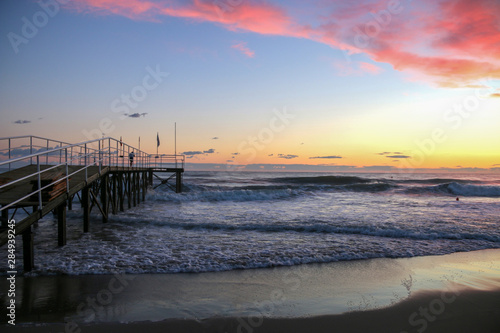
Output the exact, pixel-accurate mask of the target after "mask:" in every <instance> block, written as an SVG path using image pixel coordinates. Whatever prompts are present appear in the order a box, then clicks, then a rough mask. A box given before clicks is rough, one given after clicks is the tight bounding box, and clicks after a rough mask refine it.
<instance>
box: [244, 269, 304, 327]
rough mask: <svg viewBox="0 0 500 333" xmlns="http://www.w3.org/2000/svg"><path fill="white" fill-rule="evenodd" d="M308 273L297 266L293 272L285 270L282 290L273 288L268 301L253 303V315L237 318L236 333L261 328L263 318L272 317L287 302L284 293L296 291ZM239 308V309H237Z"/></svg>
mask: <svg viewBox="0 0 500 333" xmlns="http://www.w3.org/2000/svg"><path fill="white" fill-rule="evenodd" d="M309 274H310V273H309V272H308V271H307V268H304V267H301V266H298V267H297V269H294V270H293V271H290V270H287V271H286V272H285V273H284V274H283V276H282V278H281V282H283V288H275V289H273V290H272V291H271V292H270V294H269V299H267V300H264V301H261V302H254V303H253V309H255V314H254V315H249V316H247V317H246V318H242V317H237V320H238V328H237V329H236V332H237V333H253V332H254V330H255V329H257V328H259V327H261V326H262V325H263V324H264V318H265V317H266V316H268V317H269V316H272V315H273V314H274V313H275V311H276V309H277V307H279V306H280V305H283V304H284V303H285V301H286V300H287V297H286V292H287V291H288V292H293V291H296V290H298V289H299V288H300V287H301V285H302V283H303V281H304V280H306V279H307V278H308V277H309ZM238 308H240V307H238Z"/></svg>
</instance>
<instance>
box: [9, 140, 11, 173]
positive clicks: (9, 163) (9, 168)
mask: <svg viewBox="0 0 500 333" xmlns="http://www.w3.org/2000/svg"><path fill="white" fill-rule="evenodd" d="M10 149H11V146H10V138H9V160H10V159H11V157H10ZM10 166H11V163H9V171H10Z"/></svg>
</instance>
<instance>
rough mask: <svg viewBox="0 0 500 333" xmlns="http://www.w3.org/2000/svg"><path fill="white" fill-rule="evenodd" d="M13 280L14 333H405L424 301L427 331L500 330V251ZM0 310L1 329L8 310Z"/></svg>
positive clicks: (419, 320)
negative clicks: (144, 332) (335, 332)
mask: <svg viewBox="0 0 500 333" xmlns="http://www.w3.org/2000/svg"><path fill="white" fill-rule="evenodd" d="M17 279H18V280H17V281H18V288H19V289H18V295H16V296H17V297H16V301H17V304H18V305H17V306H18V309H17V315H16V317H17V318H16V319H17V324H18V325H17V326H16V327H15V331H22V332H34V331H36V332H45V331H46V332H49V331H57V332H63V331H65V330H66V331H68V330H67V329H65V324H63V323H73V324H75V325H77V326H75V327H77V328H81V330H82V332H84V331H91V330H92V331H93V330H94V329H95V330H97V331H99V330H101V329H102V330H103V331H106V330H107V329H112V330H115V329H116V330H118V329H120V330H122V331H124V332H127V331H131V332H132V331H134V329H133V328H135V330H139V329H150V330H152V331H153V332H156V330H158V331H164V330H165V329H171V330H174V331H179V332H182V331H183V330H182V329H184V331H200V332H201V331H208V332H210V331H213V332H215V331H218V332H222V331H236V330H237V329H238V328H239V329H240V330H241V331H242V332H246V331H252V332H273V331H290V330H292V331H293V330H294V328H297V329H299V331H302V330H307V328H308V327H311V326H312V327H316V325H319V326H317V329H316V328H315V329H314V331H315V332H321V327H323V326H325V325H326V326H325V327H329V328H330V332H331V331H332V330H331V327H333V326H331V325H334V326H335V327H338V328H339V329H342V330H341V332H344V331H345V332H357V331H360V332H361V331H363V330H364V328H363V326H360V325H364V323H366V322H367V321H374V323H373V325H372V326H373V327H377V323H379V324H384V325H386V324H387V325H389V323H388V322H390V324H391V325H396V326H397V327H400V326H401V325H403V323H405V325H406V326H408V327H403V328H401V329H400V330H396V331H395V332H402V331H407V332H411V329H413V331H416V330H415V329H416V328H419V327H420V328H421V327H422V326H421V325H423V321H422V320H423V319H422V318H421V315H420V314H417V315H418V317H414V321H413V323H414V324H415V325H414V326H412V325H410V324H409V316H410V315H411V314H412V313H414V312H418V311H419V308H420V307H421V306H427V307H429V306H433V307H434V312H436V313H437V314H439V316H437V317H439V318H438V319H436V320H434V321H430V320H426V321H428V322H429V329H427V328H426V332H427V331H429V332H432V330H431V325H430V323H432V326H433V327H455V326H449V325H452V324H453V323H452V322H453V321H456V322H462V321H463V320H465V319H468V320H467V322H477V323H479V322H481V323H482V324H484V325H497V326H495V327H500V323H499V322H498V321H495V320H496V318H500V249H490V250H479V251H473V252H460V253H453V254H448V255H441V256H425V257H412V258H398V259H390V258H379V259H367V260H356V261H346V262H333V263H326V264H308V265H299V266H287V267H276V268H266V269H253V270H238V271H226V272H214V273H197V274H194V273H180V274H140V275H120V274H116V275H83V276H38V277H18V278H17ZM4 280H5V279H2V281H1V282H0V288H1V289H0V290H1V291H2V292H3V291H4V290H6V289H5V286H6V281H4ZM443 295H444V296H443ZM443 297H444V298H443ZM452 299H453V301H451V302H449V301H450V300H452ZM442 309H443V311H441V310H442ZM410 310H412V311H410ZM408 311H410V312H408ZM1 313H2V320H1V321H0V327H2V326H3V328H5V327H6V325H5V323H6V320H4V318H6V315H5V310H3V309H2V311H1ZM377 318H378V319H377ZM382 318H385V319H382ZM243 322H246V323H247V327H245V325H244V324H243ZM127 323H128V324H127ZM477 323H476V324H477ZM40 325H42V326H40ZM68 325H69V324H68ZM398 325H399V326H398ZM440 325H445V326H440ZM464 325H466V323H462V324H460V326H457V327H460V328H461V327H465V326H464ZM467 325H468V324H467ZM396 326H394V327H396ZM286 327H288V329H285V328H286ZM384 327H385V326H384ZM475 327H476V328H477V326H475ZM481 327H486V328H487V326H481ZM492 327H493V326H492ZM6 328H7V329H12V327H8V326H7V327H6ZM70 328H71V327H70ZM370 330H372V331H376V330H373V329H372V328H370ZM70 331H71V330H70ZM325 331H326V328H325ZM365 331H366V330H365ZM380 331H381V332H382V331H384V330H380ZM386 331H388V330H386ZM437 331H439V330H437ZM437 331H436V332H437ZM486 331H487V330H486ZM75 332H76V331H75ZM471 332H472V330H471Z"/></svg>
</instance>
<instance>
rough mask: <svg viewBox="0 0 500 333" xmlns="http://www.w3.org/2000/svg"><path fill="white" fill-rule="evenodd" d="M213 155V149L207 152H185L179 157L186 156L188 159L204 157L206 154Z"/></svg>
mask: <svg viewBox="0 0 500 333" xmlns="http://www.w3.org/2000/svg"><path fill="white" fill-rule="evenodd" d="M214 153H215V149H213V148H210V149H209V150H204V151H200V150H194V151H193V150H191V151H185V152H183V153H181V155H186V156H187V157H188V158H190V157H193V156H196V155H206V154H214Z"/></svg>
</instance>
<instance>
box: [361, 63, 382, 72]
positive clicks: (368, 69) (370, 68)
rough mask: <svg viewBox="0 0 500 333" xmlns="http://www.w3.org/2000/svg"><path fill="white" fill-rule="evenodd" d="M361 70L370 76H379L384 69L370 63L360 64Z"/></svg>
mask: <svg viewBox="0 0 500 333" xmlns="http://www.w3.org/2000/svg"><path fill="white" fill-rule="evenodd" d="M359 68H361V69H362V70H363V71H365V72H367V73H370V74H379V73H381V72H382V68H380V67H378V66H375V65H374V64H370V63H368V62H360V63H359Z"/></svg>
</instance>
